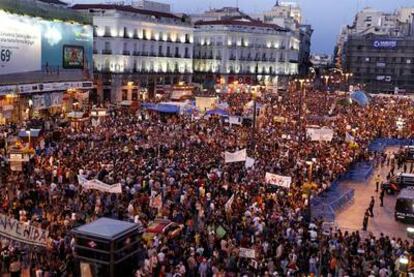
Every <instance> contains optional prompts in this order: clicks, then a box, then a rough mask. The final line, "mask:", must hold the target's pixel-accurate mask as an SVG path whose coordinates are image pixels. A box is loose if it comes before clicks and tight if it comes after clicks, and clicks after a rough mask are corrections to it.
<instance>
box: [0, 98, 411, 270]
mask: <svg viewBox="0 0 414 277" xmlns="http://www.w3.org/2000/svg"><path fill="white" fill-rule="evenodd" d="M221 100H222V101H226V102H227V103H228V104H229V112H230V113H231V114H232V115H243V114H245V115H246V114H248V113H249V111H248V109H246V108H245V107H246V104H247V103H249V102H250V101H251V100H252V98H251V96H250V95H249V94H228V95H225V96H222V97H221ZM258 101H260V102H261V104H262V105H263V107H264V108H262V111H261V112H260V114H259V115H258V122H257V126H256V129H255V131H252V128H251V127H249V126H244V125H232V126H229V125H227V124H225V123H223V121H222V120H221V119H220V118H218V117H216V116H212V117H210V118H202V119H199V120H197V121H194V120H192V118H190V117H187V116H161V115H159V114H156V113H150V112H146V111H139V113H140V114H144V116H136V114H135V113H130V112H126V111H122V110H117V109H115V110H113V111H112V112H111V113H110V114H111V115H110V116H109V117H107V118H106V119H102V120H101V122H100V124H99V125H97V126H93V125H92V124H89V123H85V124H84V125H83V126H80V127H78V128H72V127H70V126H66V127H62V126H59V124H58V122H54V123H53V122H52V124H51V126H50V130H49V131H47V132H46V133H45V135H44V138H43V139H44V142H43V143H42V144H39V145H36V153H37V155H36V156H35V157H34V159H33V161H31V162H30V163H29V164H28V165H27V166H26V167H25V168H24V169H23V171H22V172H20V173H16V172H13V174H11V173H10V172H9V174H7V176H6V177H5V182H4V183H2V185H1V203H2V205H1V207H0V211H1V213H3V214H6V215H9V216H11V217H14V218H15V219H17V220H20V221H21V222H24V223H26V224H31V225H33V226H35V227H41V228H43V229H46V230H48V231H49V237H50V245H49V247H48V248H47V249H42V248H40V247H39V248H37V249H36V250H30V251H28V250H27V249H26V251H25V246H24V245H22V244H19V243H15V242H11V241H7V242H5V243H4V244H3V242H2V244H1V249H2V252H1V256H0V260H1V262H2V271H3V272H6V271H11V269H13V272H16V270H17V271H18V269H19V266H18V264H16V261H21V263H22V266H21V267H22V268H23V267H24V268H27V267H28V266H31V269H32V270H33V271H34V273H35V274H36V275H39V276H41V274H46V273H47V274H56V275H62V274H63V273H64V274H67V275H70V274H74V273H75V272H77V270H76V269H75V263H74V262H73V254H74V253H73V240H72V236H71V233H70V230H71V229H72V228H73V227H75V226H79V225H81V224H84V223H89V222H92V221H94V220H95V219H97V218H99V217H102V216H105V217H112V218H116V219H120V220H128V221H131V222H136V223H137V224H140V225H142V226H144V227H146V226H148V224H149V223H150V222H151V221H153V220H154V219H155V218H157V217H163V218H168V219H170V220H172V221H174V222H176V223H177V224H179V225H181V226H182V229H179V231H178V233H177V234H175V235H174V237H168V236H165V235H162V234H160V235H156V236H154V237H153V238H152V239H150V240H143V241H142V244H143V247H144V249H143V251H144V254H143V256H144V257H145V259H144V261H137V275H136V276H237V275H241V276H245V275H246V276H252V275H256V276H269V275H277V274H279V276H296V275H300V274H302V275H304V274H310V273H313V274H315V275H316V274H318V273H320V274H323V276H325V275H327V274H328V273H329V274H332V275H336V276H345V275H349V276H369V274H371V272H374V275H375V274H379V272H382V273H381V274H385V273H384V272H393V273H394V272H396V270H395V268H394V267H395V261H396V260H397V259H398V258H399V257H400V256H401V255H402V254H403V253H404V252H405V251H412V245H411V244H410V243H409V242H407V241H403V240H401V239H398V238H391V237H388V236H384V235H381V236H380V237H374V236H365V237H364V236H363V235H361V234H360V233H359V232H358V231H354V232H342V231H341V230H329V232H328V233H326V232H323V231H322V221H321V220H320V219H310V218H309V217H308V210H309V209H308V205H309V202H308V200H309V199H308V197H304V194H306V192H305V191H304V190H303V189H302V188H303V187H304V185H306V184H307V183H314V188H313V189H312V190H311V192H310V193H311V194H314V195H316V194H319V193H322V192H324V191H325V190H329V189H330V184H331V183H332V181H334V180H335V179H336V178H338V177H339V176H340V175H342V174H344V173H345V172H346V170H347V169H348V168H349V167H350V166H351V165H352V163H354V162H356V161H358V160H362V159H367V158H369V157H370V153H369V152H368V149H367V146H368V143H369V142H370V141H371V140H372V139H374V138H376V137H398V136H401V134H400V132H399V131H398V130H396V129H395V128H394V126H395V119H396V118H397V117H400V116H401V115H403V116H404V117H405V118H407V120H410V118H413V117H410V116H411V115H412V112H411V109H409V107H411V105H412V103H411V102H410V101H408V100H402V99H398V98H396V99H394V100H393V101H394V103H392V102H391V101H390V100H389V99H382V98H375V99H373V100H372V101H371V103H370V105H369V106H368V107H359V106H357V105H340V104H337V101H338V98H337V97H335V96H329V97H325V96H323V97H321V96H320V93H317V92H310V93H308V94H307V96H306V101H305V102H306V109H305V114H306V116H305V117H304V118H299V117H298V114H299V108H298V103H299V95H298V93H293V94H292V95H287V96H284V97H282V99H281V101H278V102H277V103H274V102H273V101H270V100H266V98H265V97H262V98H261V99H258ZM322 101H325V102H322ZM320 103H326V105H322V106H321V105H320ZM332 107H333V108H332ZM384 111H386V112H384ZM311 115H312V116H311ZM327 115H328V116H327ZM275 117H279V119H278V120H275ZM281 117H283V118H284V119H285V121H284V122H283V121H281V120H280V118H281ZM408 124H409V123H407V125H408ZM308 125H318V126H327V127H329V128H332V130H333V131H334V133H335V136H334V138H333V139H332V141H326V142H319V141H311V140H310V139H309V138H307V137H306V136H305V130H306V127H307V126H308ZM347 133H352V134H353V141H352V142H351V141H349V140H348V141H347V139H346V135H347ZM245 148H247V149H248V155H249V157H252V158H254V159H255V162H254V165H253V166H252V167H249V168H246V166H245V163H244V162H239V163H225V162H224V158H223V152H225V151H229V152H234V151H236V150H241V149H245ZM309 161H312V168H310V167H309V165H308V163H309ZM266 172H270V173H274V174H278V175H281V176H289V177H291V178H292V183H291V186H290V189H286V188H274V187H271V186H269V185H268V184H266V182H265V173H266ZM78 176H80V177H81V179H82V178H85V179H86V180H92V179H97V180H99V181H101V182H103V183H105V184H108V185H113V184H118V183H119V184H121V185H122V193H121V194H110V193H107V192H102V191H98V190H87V189H85V187H84V186H82V184H79V181H78ZM308 193H309V192H308ZM159 196H160V197H161V203H162V205H161V206H160V207H158V206H157V207H155V206H156V205H155V204H154V203H157V201H155V198H156V197H159ZM232 196H234V197H233V200H232V202H231V203H230V204H228V203H229V202H228V201H229V200H230V199H231V198H232ZM371 203H372V206H371V205H370V208H369V209H368V210H367V212H366V213H365V217H364V223H363V230H367V227H368V213H369V214H370V215H371V216H373V207H374V200H373V198H372V200H371ZM243 249H248V250H249V251H252V252H253V253H254V257H253V258H252V257H245V256H243V255H244V254H241V253H244V252H243V251H244V250H243ZM16 259H17V260H16ZM11 265H13V266H11ZM295 274H296V275H295Z"/></svg>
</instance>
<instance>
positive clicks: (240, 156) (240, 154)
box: [224, 149, 247, 163]
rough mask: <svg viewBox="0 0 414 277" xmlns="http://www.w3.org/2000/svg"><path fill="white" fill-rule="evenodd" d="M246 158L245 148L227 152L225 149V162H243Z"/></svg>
mask: <svg viewBox="0 0 414 277" xmlns="http://www.w3.org/2000/svg"><path fill="white" fill-rule="evenodd" d="M246 158H247V150H246V149H243V150H240V151H236V152H234V153H231V152H227V151H226V152H225V153H224V159H225V163H236V162H244V161H245V160H246Z"/></svg>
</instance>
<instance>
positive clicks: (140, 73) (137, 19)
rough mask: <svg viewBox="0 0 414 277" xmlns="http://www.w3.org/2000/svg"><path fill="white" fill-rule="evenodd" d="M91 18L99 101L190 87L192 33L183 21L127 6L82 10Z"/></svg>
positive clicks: (83, 7)
mask: <svg viewBox="0 0 414 277" xmlns="http://www.w3.org/2000/svg"><path fill="white" fill-rule="evenodd" d="M73 9H76V10H80V11H84V12H86V13H89V14H91V15H92V16H93V23H94V26H95V33H94V36H95V41H94V72H95V80H96V85H97V91H98V95H101V97H102V100H103V101H111V102H120V101H138V100H140V98H142V94H141V89H143V88H146V89H149V91H150V93H151V92H152V91H153V90H154V88H155V86H157V85H166V84H167V85H168V84H176V83H178V82H187V83H190V82H191V76H192V73H193V41H194V34H193V27H192V25H191V23H190V21H189V20H188V19H187V18H181V17H178V16H176V15H173V14H170V13H164V12H158V11H151V10H143V9H137V8H134V7H131V6H121V5H103V4H96V5H93V4H85V5H75V6H73Z"/></svg>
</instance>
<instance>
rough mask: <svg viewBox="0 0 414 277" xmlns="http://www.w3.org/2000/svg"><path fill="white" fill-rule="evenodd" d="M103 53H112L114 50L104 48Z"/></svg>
mask: <svg viewBox="0 0 414 277" xmlns="http://www.w3.org/2000/svg"><path fill="white" fill-rule="evenodd" d="M102 55H112V50H109V49H104V50H102Z"/></svg>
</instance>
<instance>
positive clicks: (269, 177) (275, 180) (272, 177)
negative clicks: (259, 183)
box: [265, 172, 292, 188]
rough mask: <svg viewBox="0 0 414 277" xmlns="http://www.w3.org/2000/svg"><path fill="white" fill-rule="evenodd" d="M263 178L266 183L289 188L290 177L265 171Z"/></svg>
mask: <svg viewBox="0 0 414 277" xmlns="http://www.w3.org/2000/svg"><path fill="white" fill-rule="evenodd" d="M265 180H266V183H267V184H271V185H275V186H279V187H283V188H290V184H291V183H292V177H288V176H280V175H276V174H272V173H269V172H266V176H265Z"/></svg>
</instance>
